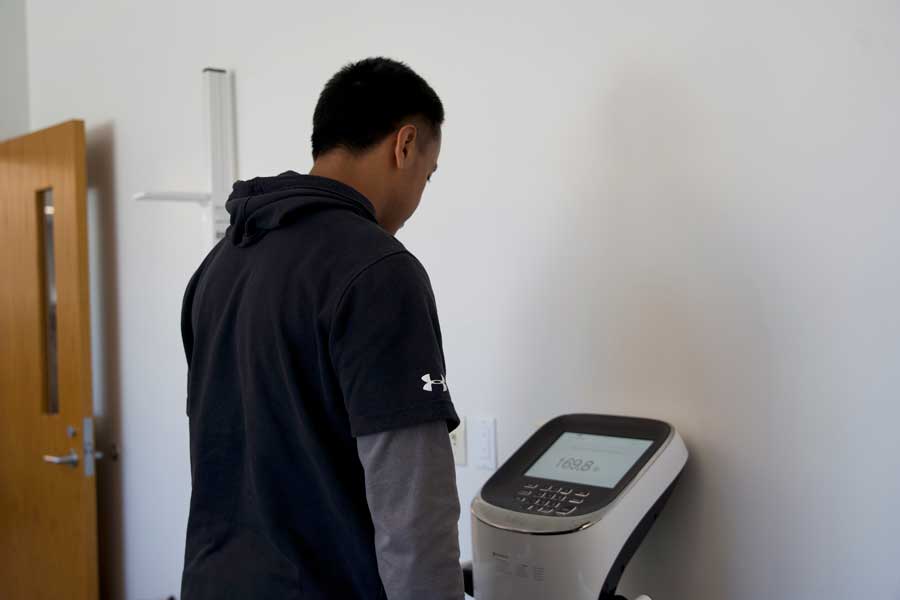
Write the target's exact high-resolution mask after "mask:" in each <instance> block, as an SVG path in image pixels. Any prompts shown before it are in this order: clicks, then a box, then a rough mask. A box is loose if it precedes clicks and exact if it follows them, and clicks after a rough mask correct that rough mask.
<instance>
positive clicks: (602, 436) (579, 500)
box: [482, 415, 671, 517]
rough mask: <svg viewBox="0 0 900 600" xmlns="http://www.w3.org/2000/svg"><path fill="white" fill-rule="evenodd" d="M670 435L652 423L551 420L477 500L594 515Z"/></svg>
mask: <svg viewBox="0 0 900 600" xmlns="http://www.w3.org/2000/svg"><path fill="white" fill-rule="evenodd" d="M670 431H671V428H670V426H669V425H667V424H666V423H663V422H661V421H655V420H651V419H640V418H633V417H610V416H603V417H602V418H598V417H595V416H593V415H565V416H563V417H559V418H556V419H554V420H552V421H550V422H549V423H547V424H546V425H544V426H543V427H541V429H539V430H538V431H537V432H535V434H534V435H532V437H531V438H529V439H528V441H527V442H526V443H525V444H524V445H523V446H522V447H520V448H519V450H518V451H516V453H515V454H514V455H513V456H512V457H511V458H510V459H509V460H508V461H507V462H506V463H505V464H504V465H503V466H502V467H501V468H500V469H499V470H498V471H497V472H496V473H495V474H494V475H493V476H492V477H491V478H490V479H489V480H488V482H487V483H486V484H485V486H484V488H483V489H482V497H483V498H484V499H485V501H487V502H489V503H490V504H493V505H495V506H499V507H502V508H506V509H509V510H514V511H516V512H523V513H529V514H534V515H541V516H548V517H572V516H579V515H584V514H588V513H591V512H594V511H597V510H599V509H601V508H603V507H604V506H606V505H607V504H609V503H610V502H612V501H613V500H614V499H615V498H616V496H618V495H619V494H620V493H621V492H622V490H623V489H624V488H625V487H627V485H628V484H629V483H630V482H631V481H632V480H633V479H634V477H635V476H636V475H637V473H638V472H640V470H641V469H642V468H643V466H644V465H645V464H646V463H647V461H649V460H650V458H651V457H652V456H653V455H654V453H656V452H657V450H658V449H659V448H660V447H661V446H662V444H663V443H664V442H665V440H666V439H667V438H668V436H669V434H670Z"/></svg>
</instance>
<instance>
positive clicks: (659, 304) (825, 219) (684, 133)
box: [28, 0, 900, 600]
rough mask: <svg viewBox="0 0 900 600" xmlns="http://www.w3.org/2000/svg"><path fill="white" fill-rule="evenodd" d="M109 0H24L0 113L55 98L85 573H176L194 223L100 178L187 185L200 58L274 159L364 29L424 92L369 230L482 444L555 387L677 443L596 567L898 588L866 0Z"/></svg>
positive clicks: (51, 105)
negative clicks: (89, 350)
mask: <svg viewBox="0 0 900 600" xmlns="http://www.w3.org/2000/svg"><path fill="white" fill-rule="evenodd" d="M122 4H124V3H111V2H102V1H99V0H85V1H83V2H79V3H76V4H71V3H60V2H52V1H47V0H29V2H28V40H29V65H30V85H31V103H30V107H31V126H32V127H33V128H37V127H42V126H45V125H49V124H52V123H54V122H57V121H61V120H63V119H67V118H70V117H76V116H77V117H82V118H84V119H85V120H86V122H87V126H88V138H89V145H90V156H89V160H90V167H89V168H90V171H91V175H90V178H91V187H92V192H91V193H92V196H91V198H92V206H93V209H94V213H93V216H92V219H93V220H94V222H93V231H94V240H93V243H94V246H93V249H94V254H93V256H94V260H93V265H92V268H93V269H94V271H93V276H94V278H95V285H96V286H97V289H95V291H94V299H95V305H94V314H95V319H96V320H97V321H98V323H99V322H100V321H101V319H102V327H98V330H97V339H96V345H97V348H98V356H97V362H98V374H97V380H98V381H97V386H98V411H99V412H100V413H101V415H102V428H103V429H102V432H103V436H104V437H105V439H106V440H107V441H111V440H118V441H119V442H120V444H121V447H122V456H121V460H120V462H119V463H117V464H109V463H108V464H107V465H105V466H104V471H103V473H102V477H103V480H102V498H101V510H102V511H103V514H104V519H105V523H106V524H107V531H106V533H105V534H104V542H103V543H104V556H105V557H106V561H107V566H106V567H105V568H106V570H107V571H109V572H112V573H113V575H114V576H113V577H112V578H109V577H108V578H107V584H106V586H107V592H108V594H109V595H110V596H111V597H122V598H128V599H150V598H160V597H162V596H164V595H166V594H169V593H174V592H176V591H177V589H178V583H179V577H180V568H181V558H182V556H181V554H182V549H183V530H184V523H185V519H186V514H187V501H188V486H189V474H188V459H187V456H188V447H187V428H186V421H185V417H184V413H183V408H184V377H185V366H184V360H183V357H182V353H181V347H180V340H179V335H178V311H179V302H180V299H181V293H182V289H183V286H184V284H185V282H186V280H187V278H188V276H189V274H190V272H191V271H192V270H193V268H194V266H195V265H196V264H197V263H198V261H199V260H200V258H201V256H202V255H203V253H204V251H205V248H204V245H203V240H204V236H205V231H203V230H202V229H201V226H200V224H199V215H198V209H195V208H192V207H178V206H163V205H149V204H143V205H138V204H135V203H134V202H132V201H131V200H130V199H129V198H130V196H131V195H132V194H134V193H135V192H138V191H142V190H147V189H151V188H155V189H160V188H164V189H173V190H174V189H203V188H204V187H205V185H206V177H207V176H206V173H205V170H204V148H203V142H202V139H201V137H200V131H201V128H200V120H199V119H200V110H201V88H200V71H201V69H202V68H203V67H205V66H208V65H213V66H220V67H226V68H233V69H236V70H237V106H238V129H239V146H240V148H239V164H240V175H241V176H242V177H251V176H254V175H259V174H274V173H277V172H279V171H280V170H283V169H287V168H293V169H297V170H304V169H307V168H308V167H309V165H310V159H309V144H308V138H309V135H310V121H311V114H312V109H313V106H314V103H315V101H316V97H317V94H318V92H319V91H320V88H321V86H322V85H323V83H324V82H325V80H326V79H327V78H328V77H329V76H330V75H331V74H332V73H333V72H334V71H335V70H337V68H339V67H340V66H341V65H342V64H344V63H345V62H347V61H350V60H352V59H356V58H361V57H364V56H368V55H376V54H384V55H389V56H393V57H397V58H401V59H403V60H406V61H408V62H409V63H410V64H411V65H412V66H413V67H414V68H415V69H417V70H418V71H420V72H421V73H422V74H423V75H424V76H425V77H426V78H427V79H428V80H429V81H430V82H431V83H432V84H433V86H434V87H435V89H436V90H437V91H438V93H439V94H440V95H441V97H442V98H443V100H444V102H445V105H446V108H447V123H446V127H445V133H444V145H443V153H442V156H441V158H440V171H439V172H438V174H437V176H436V177H435V178H434V179H433V180H432V184H431V185H430V186H429V188H428V190H427V191H426V198H425V201H424V203H423V206H422V208H421V210H420V213H419V214H418V215H417V217H416V218H415V219H414V220H413V222H411V223H410V224H409V225H408V227H407V228H406V229H405V230H404V231H403V232H402V233H401V238H402V240H403V241H404V242H405V243H406V244H407V245H408V246H409V247H410V248H411V249H412V250H413V251H414V252H415V253H416V254H418V255H419V257H420V258H421V259H422V260H423V262H424V263H425V265H426V266H427V267H428V268H429V271H430V273H431V276H432V280H433V283H434V287H435V291H436V293H437V297H438V303H439V308H440V311H441V318H442V323H443V328H444V335H445V340H446V348H445V349H446V354H447V358H448V362H449V368H450V374H449V375H450V379H451V381H452V383H453V388H452V391H453V394H454V399H455V401H456V404H457V406H458V408H459V411H460V413H461V414H464V415H469V416H473V415H479V414H481V415H484V414H487V415H493V416H496V417H497V418H498V420H499V425H498V429H499V455H500V457H501V459H502V458H505V457H506V456H508V455H509V454H510V452H511V451H512V450H513V449H514V448H516V447H517V446H518V444H519V443H520V442H521V441H522V440H523V439H524V438H525V437H526V436H527V435H528V434H529V433H530V432H531V431H532V430H533V428H534V427H535V426H536V424H538V423H539V422H541V421H543V420H545V419H548V418H550V417H552V416H554V415H556V414H558V413H562V412H570V411H595V412H611V413H628V414H635V415H646V416H652V417H658V418H662V419H667V420H670V421H671V422H673V423H674V424H675V425H676V426H677V427H678V428H679V429H680V430H681V431H682V433H683V435H684V437H685V438H686V440H687V443H688V444H689V446H690V449H691V451H692V458H691V462H690V464H689V468H688V470H687V472H686V476H685V478H684V480H683V484H682V486H681V487H680V489H678V490H677V492H676V494H675V496H674V497H673V499H672V501H671V503H670V505H669V508H668V509H667V511H666V512H665V513H664V515H663V517H662V519H661V520H660V522H659V523H658V524H657V526H656V528H655V529H654V531H653V532H652V534H651V535H650V537H649V538H648V540H647V542H646V543H645V544H644V546H643V547H642V549H641V550H640V552H639V553H638V555H637V557H636V558H635V561H634V562H633V563H632V566H631V567H630V569H629V573H628V576H627V581H626V585H625V588H626V591H628V592H629V593H633V592H637V591H648V592H650V593H651V594H654V595H655V596H658V598H661V599H668V600H722V599H729V600H758V599H759V598H791V599H792V600H800V599H804V600H820V599H822V598H829V599H851V598H862V597H872V598H892V599H896V598H900V574H898V570H897V567H896V558H897V556H898V555H900V518H898V516H897V513H896V507H897V506H898V505H900V442H898V436H897V433H896V431H897V425H896V423H897V421H898V419H900V403H898V393H900V316H898V309H897V307H898V306H900V277H898V269H900V234H898V228H900V164H898V163H900V116H898V115H900V111H898V106H900V5H898V4H897V3H896V2H895V1H893V0H885V1H869V0H866V1H851V0H846V1H843V2H824V3H823V2H811V1H810V2H791V3H787V2H773V1H763V2H752V3H751V2H704V1H700V0H684V1H683V2H677V3H672V2H662V1H645V2H613V1H607V0H604V1H594V2H582V3H571V4H566V5H564V6H561V5H552V4H547V3H539V4H538V3H522V2H511V1H495V2H486V3H479V5H478V8H477V9H476V8H475V7H474V6H475V5H473V7H471V8H470V7H467V6H465V5H461V4H459V3H440V4H438V3H417V4H406V3H400V2H395V1H385V2H377V3H373V2H356V3H348V2H340V1H336V2H328V3H324V4H310V3H273V2H256V3H253V4H252V5H251V4H248V3H244V2H235V1H232V2H221V1H220V2H212V1H206V2H190V3H188V2H175V1H174V0H168V1H157V2H142V3H139V4H138V3H132V4H133V7H131V8H127V9H126V8H124V7H123V6H122ZM485 477H486V473H484V472H479V471H476V470H474V469H472V468H471V467H466V468H462V469H460V471H459V481H460V493H461V496H462V498H463V501H464V502H468V501H469V499H470V498H471V497H472V495H473V494H474V493H475V492H476V490H477V489H478V487H479V485H480V483H481V482H482V481H483V480H484V479H485ZM123 507H124V508H123ZM462 538H463V544H464V546H463V547H464V552H465V553H466V554H468V553H469V548H468V544H469V530H468V521H467V519H465V518H464V521H463V524H462ZM123 540H124V543H123Z"/></svg>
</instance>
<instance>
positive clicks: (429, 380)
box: [422, 373, 447, 392]
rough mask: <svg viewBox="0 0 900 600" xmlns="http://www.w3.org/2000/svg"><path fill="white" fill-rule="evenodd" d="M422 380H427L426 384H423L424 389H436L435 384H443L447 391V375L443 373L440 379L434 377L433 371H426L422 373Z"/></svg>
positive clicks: (429, 390)
mask: <svg viewBox="0 0 900 600" xmlns="http://www.w3.org/2000/svg"><path fill="white" fill-rule="evenodd" d="M422 381H424V382H425V385H423V386H422V389H423V390H425V391H426V392H431V391H434V386H436V385H442V386H444V391H445V392H446V391H447V376H446V375H441V378H440V379H432V378H431V373H425V374H424V375H422Z"/></svg>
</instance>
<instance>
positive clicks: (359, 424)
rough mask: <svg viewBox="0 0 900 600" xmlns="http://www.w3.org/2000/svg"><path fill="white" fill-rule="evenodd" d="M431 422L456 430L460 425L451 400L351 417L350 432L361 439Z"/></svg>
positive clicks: (448, 429)
mask: <svg viewBox="0 0 900 600" xmlns="http://www.w3.org/2000/svg"><path fill="white" fill-rule="evenodd" d="M431 421H446V422H447V431H453V430H454V429H456V427H457V426H458V425H459V417H458V416H457V415H456V410H455V409H454V408H453V403H452V402H451V401H450V400H438V401H435V402H429V403H427V404H425V403H423V404H418V405H416V406H411V407H409V408H405V409H402V410H399V411H393V412H389V413H385V414H380V415H364V416H363V415H357V416H354V415H351V416H350V432H351V434H352V435H353V437H359V436H361V435H369V434H372V433H381V432H383V431H390V430H392V429H402V428H403V427H412V426H414V425H421V424H423V423H429V422H431Z"/></svg>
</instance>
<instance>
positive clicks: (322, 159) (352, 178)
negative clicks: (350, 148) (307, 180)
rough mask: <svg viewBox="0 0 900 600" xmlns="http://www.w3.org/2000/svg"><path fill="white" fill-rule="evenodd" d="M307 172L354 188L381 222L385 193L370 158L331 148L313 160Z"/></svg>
mask: <svg viewBox="0 0 900 600" xmlns="http://www.w3.org/2000/svg"><path fill="white" fill-rule="evenodd" d="M309 174H310V175H317V176H319V177H327V178H329V179H334V180H335V181H340V182H341V183H343V184H344V185H349V186H350V187H352V188H353V189H355V190H356V191H357V192H359V193H360V194H362V195H363V196H365V197H366V199H368V200H369V202H371V203H372V206H373V207H374V208H375V218H376V219H377V220H378V222H379V223H382V217H383V216H384V208H385V207H384V200H383V199H384V196H385V194H384V192H383V189H382V182H381V181H380V177H378V176H377V175H376V173H375V170H374V169H373V168H372V165H371V160H367V159H366V158H361V157H355V156H352V155H351V154H350V153H349V152H347V151H345V150H332V151H330V152H327V153H326V154H324V155H321V156H319V157H318V158H317V159H316V160H315V162H314V163H313V166H312V169H310V171H309Z"/></svg>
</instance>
